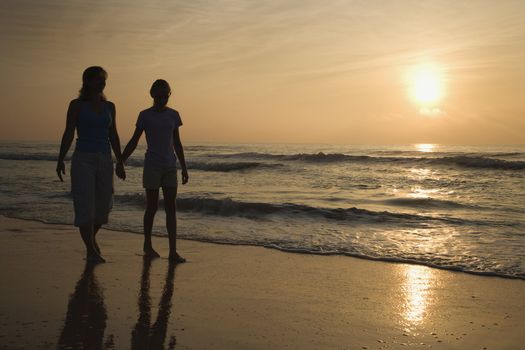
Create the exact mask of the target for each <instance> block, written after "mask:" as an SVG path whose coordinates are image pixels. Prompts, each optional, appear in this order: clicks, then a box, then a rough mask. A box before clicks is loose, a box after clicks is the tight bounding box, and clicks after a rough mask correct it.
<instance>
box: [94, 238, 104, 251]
mask: <svg viewBox="0 0 525 350" xmlns="http://www.w3.org/2000/svg"><path fill="white" fill-rule="evenodd" d="M93 247H94V248H95V251H96V252H97V253H98V255H102V253H101V252H100V247H99V246H98V243H97V241H96V240H95V238H93Z"/></svg>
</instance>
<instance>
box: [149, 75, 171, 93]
mask: <svg viewBox="0 0 525 350" xmlns="http://www.w3.org/2000/svg"><path fill="white" fill-rule="evenodd" d="M157 89H166V90H168V91H169V92H171V87H170V84H168V82H167V81H166V80H164V79H157V80H155V81H154V82H153V84H151V89H149V94H150V95H151V96H152V97H153V92H154V91H155V90H157Z"/></svg>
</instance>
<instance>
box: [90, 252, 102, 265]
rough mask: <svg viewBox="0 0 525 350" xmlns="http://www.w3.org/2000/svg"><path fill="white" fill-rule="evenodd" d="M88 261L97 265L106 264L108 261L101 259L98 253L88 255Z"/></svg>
mask: <svg viewBox="0 0 525 350" xmlns="http://www.w3.org/2000/svg"><path fill="white" fill-rule="evenodd" d="M86 261H89V262H92V263H96V264H98V263H105V262H106V260H104V258H103V257H101V256H100V254H97V253H93V254H88V255H86Z"/></svg>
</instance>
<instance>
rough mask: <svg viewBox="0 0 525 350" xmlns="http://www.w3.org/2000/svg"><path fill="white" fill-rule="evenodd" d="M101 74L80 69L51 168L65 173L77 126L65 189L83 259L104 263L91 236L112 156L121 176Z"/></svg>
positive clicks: (107, 194) (102, 213)
mask: <svg viewBox="0 0 525 350" xmlns="http://www.w3.org/2000/svg"><path fill="white" fill-rule="evenodd" d="M107 76H108V75H107V73H106V71H105V70H104V69H103V68H102V67H89V68H87V69H86V70H85V71H84V73H83V74H82V88H81V89H80V95H79V97H78V98H77V99H75V100H73V101H71V103H70V104H69V108H68V111H67V118H66V127H65V130H64V134H63V136H62V143H61V145H60V154H59V156H58V162H57V168H56V172H57V175H58V177H59V178H60V181H64V180H63V179H62V175H65V173H66V171H65V169H66V167H65V165H64V158H65V157H66V154H67V152H68V150H69V148H70V147H71V143H72V142H73V138H74V136H75V129H76V131H77V136H78V138H77V143H76V147H75V151H74V153H73V156H72V158H71V193H72V195H73V204H74V209H75V226H77V227H78V228H79V230H80V235H81V237H82V240H83V241H84V244H85V245H86V252H87V256H86V260H88V261H93V262H105V260H104V259H103V258H102V256H101V255H100V248H99V246H98V244H97V241H96V239H95V235H96V234H97V232H98V230H99V229H100V226H101V225H102V224H105V223H107V222H108V215H109V212H110V210H111V207H112V204H113V161H112V159H111V148H113V153H115V157H116V158H117V170H116V173H117V176H118V177H120V178H121V179H124V178H125V177H126V174H125V172H124V166H123V163H122V155H121V153H120V140H119V136H118V132H117V122H116V115H115V105H114V104H113V103H112V102H110V101H107V100H106V97H105V96H104V94H103V91H104V88H105V87H106V79H107Z"/></svg>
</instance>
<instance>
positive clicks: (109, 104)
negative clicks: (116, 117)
mask: <svg viewBox="0 0 525 350" xmlns="http://www.w3.org/2000/svg"><path fill="white" fill-rule="evenodd" d="M104 103H105V104H106V106H108V107H109V108H111V109H112V110H115V104H114V103H113V102H111V101H108V100H106V101H104Z"/></svg>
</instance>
